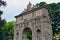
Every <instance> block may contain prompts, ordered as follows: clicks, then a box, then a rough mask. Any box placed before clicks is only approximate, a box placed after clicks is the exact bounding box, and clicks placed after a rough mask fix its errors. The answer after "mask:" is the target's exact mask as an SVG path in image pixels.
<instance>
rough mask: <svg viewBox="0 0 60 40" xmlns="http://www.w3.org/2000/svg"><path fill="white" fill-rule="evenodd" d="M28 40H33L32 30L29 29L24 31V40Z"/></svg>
mask: <svg viewBox="0 0 60 40" xmlns="http://www.w3.org/2000/svg"><path fill="white" fill-rule="evenodd" d="M28 33H29V34H30V36H29V38H28ZM30 38H31V39H30ZM27 39H29V40H32V30H31V29H30V28H29V27H26V28H24V29H23V31H22V40H27Z"/></svg>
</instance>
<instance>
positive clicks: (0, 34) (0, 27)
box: [0, 0, 6, 40]
mask: <svg viewBox="0 0 60 40" xmlns="http://www.w3.org/2000/svg"><path fill="white" fill-rule="evenodd" d="M1 6H6V2H5V1H2V0H0V7H1ZM2 14H3V11H1V10H0V40H3V27H4V24H5V23H6V21H5V20H4V19H2V18H1V15H2Z"/></svg>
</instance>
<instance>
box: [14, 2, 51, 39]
mask: <svg viewBox="0 0 60 40" xmlns="http://www.w3.org/2000/svg"><path fill="white" fill-rule="evenodd" d="M15 18H16V24H15V26H14V40H26V32H24V29H27V28H29V29H31V31H32V40H52V27H51V23H50V18H49V15H48V10H47V8H46V7H36V6H32V4H31V3H30V2H29V4H28V6H27V9H25V10H24V11H23V12H22V13H21V14H19V15H17V16H15Z"/></svg>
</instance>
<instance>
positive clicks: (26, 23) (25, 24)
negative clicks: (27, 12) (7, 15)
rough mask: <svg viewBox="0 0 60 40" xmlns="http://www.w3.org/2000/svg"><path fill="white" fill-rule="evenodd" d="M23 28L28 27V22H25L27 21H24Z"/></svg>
mask: <svg viewBox="0 0 60 40" xmlns="http://www.w3.org/2000/svg"><path fill="white" fill-rule="evenodd" d="M24 26H25V27H27V26H28V20H27V19H25V20H24Z"/></svg>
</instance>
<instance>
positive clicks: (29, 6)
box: [27, 2, 32, 10]
mask: <svg viewBox="0 0 60 40" xmlns="http://www.w3.org/2000/svg"><path fill="white" fill-rule="evenodd" d="M31 7H32V4H31V2H29V4H28V5H27V9H28V10H29V9H31Z"/></svg>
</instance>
